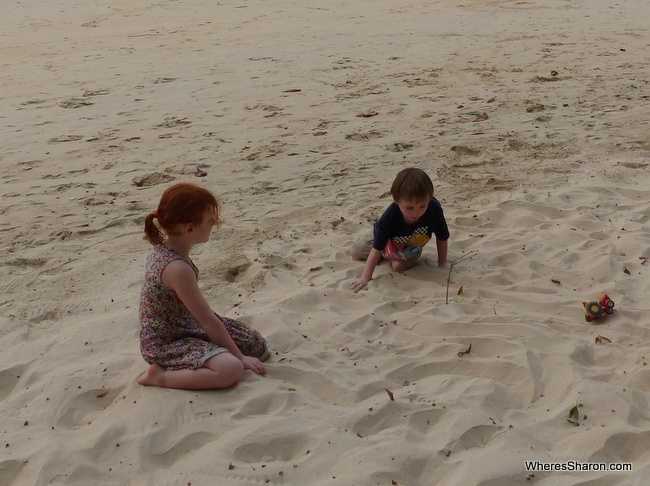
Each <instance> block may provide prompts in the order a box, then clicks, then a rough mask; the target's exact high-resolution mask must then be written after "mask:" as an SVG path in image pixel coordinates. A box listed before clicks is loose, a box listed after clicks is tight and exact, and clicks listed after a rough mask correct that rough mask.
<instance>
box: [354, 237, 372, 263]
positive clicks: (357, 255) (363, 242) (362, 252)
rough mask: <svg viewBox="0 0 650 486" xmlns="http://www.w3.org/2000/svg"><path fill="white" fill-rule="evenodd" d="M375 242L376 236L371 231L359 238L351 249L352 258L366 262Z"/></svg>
mask: <svg viewBox="0 0 650 486" xmlns="http://www.w3.org/2000/svg"><path fill="white" fill-rule="evenodd" d="M374 241H375V235H374V234H373V232H372V231H371V232H370V233H367V234H365V235H363V236H360V237H359V238H357V240H356V241H355V242H354V244H353V245H352V248H351V249H350V256H351V257H352V259H353V260H365V259H367V258H368V255H370V250H372V244H373V242H374Z"/></svg>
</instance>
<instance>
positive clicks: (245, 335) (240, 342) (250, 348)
mask: <svg viewBox="0 0 650 486" xmlns="http://www.w3.org/2000/svg"><path fill="white" fill-rule="evenodd" d="M220 319H221V321H222V322H223V325H224V326H225V327H226V330H227V331H228V334H230V337H231V338H232V340H233V341H235V344H236V345H237V347H238V348H239V350H240V351H241V352H242V353H243V354H244V356H252V357H253V358H257V359H259V360H262V361H265V360H266V359H267V358H268V357H269V351H268V344H267V342H266V340H265V339H264V337H262V335H261V334H260V333H259V332H257V331H256V330H255V329H253V328H252V327H250V326H248V325H246V324H244V323H243V322H240V321H236V320H235V319H230V318H229V317H221V316H220Z"/></svg>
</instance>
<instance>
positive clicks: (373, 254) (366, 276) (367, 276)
mask: <svg viewBox="0 0 650 486" xmlns="http://www.w3.org/2000/svg"><path fill="white" fill-rule="evenodd" d="M379 260H381V252H380V251H379V250H376V249H375V248H373V249H372V250H370V254H369V255H368V259H367V260H366V266H365V267H363V273H362V274H361V278H355V279H354V280H353V281H352V283H351V284H350V286H351V287H352V290H354V293H355V294H356V293H357V292H359V290H361V289H363V288H364V287H365V286H366V285H368V282H370V281H371V280H372V274H373V273H375V267H376V266H377V264H378V263H379Z"/></svg>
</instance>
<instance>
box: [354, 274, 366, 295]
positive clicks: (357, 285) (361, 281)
mask: <svg viewBox="0 0 650 486" xmlns="http://www.w3.org/2000/svg"><path fill="white" fill-rule="evenodd" d="M368 282H370V280H369V279H365V278H363V277H361V278H355V279H354V280H353V281H352V282H351V283H350V287H351V288H352V290H354V293H355V294H356V293H357V292H359V290H361V289H363V288H365V286H366V285H368Z"/></svg>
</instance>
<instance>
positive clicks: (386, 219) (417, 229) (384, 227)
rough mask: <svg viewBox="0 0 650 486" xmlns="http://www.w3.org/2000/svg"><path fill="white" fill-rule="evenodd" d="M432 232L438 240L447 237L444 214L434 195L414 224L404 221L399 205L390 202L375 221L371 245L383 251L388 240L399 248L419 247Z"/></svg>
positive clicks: (447, 230)
mask: <svg viewBox="0 0 650 486" xmlns="http://www.w3.org/2000/svg"><path fill="white" fill-rule="evenodd" d="M434 234H435V235H436V239H438V240H440V241H446V240H448V239H449V229H448V228H447V222H446V221H445V215H444V214H443V212H442V206H441V205H440V202H439V201H438V200H437V199H436V198H435V197H434V198H431V202H430V203H429V206H427V210H426V211H425V213H424V214H423V215H422V217H421V218H420V219H418V220H417V221H416V222H415V223H414V224H408V223H406V222H405V221H404V217H403V216H402V212H401V211H400V209H399V206H398V205H397V204H396V203H392V204H391V205H390V206H388V209H386V211H384V214H382V215H381V218H379V219H378V220H377V222H375V227H374V235H375V237H374V241H373V244H372V247H373V248H375V249H376V250H379V251H384V249H385V248H386V245H387V244H388V241H389V240H390V241H391V242H392V243H393V244H394V245H395V247H396V248H398V249H400V250H401V249H405V248H410V247H413V246H416V247H420V248H421V247H423V246H424V245H426V244H427V243H428V242H429V240H430V239H431V236H432V235H434Z"/></svg>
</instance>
